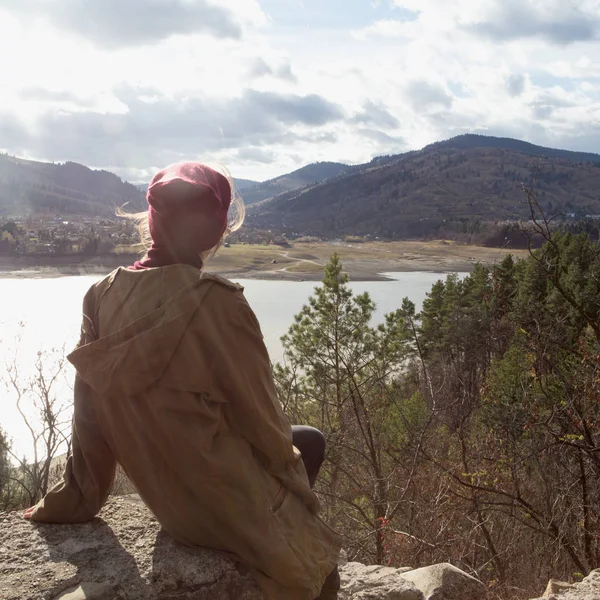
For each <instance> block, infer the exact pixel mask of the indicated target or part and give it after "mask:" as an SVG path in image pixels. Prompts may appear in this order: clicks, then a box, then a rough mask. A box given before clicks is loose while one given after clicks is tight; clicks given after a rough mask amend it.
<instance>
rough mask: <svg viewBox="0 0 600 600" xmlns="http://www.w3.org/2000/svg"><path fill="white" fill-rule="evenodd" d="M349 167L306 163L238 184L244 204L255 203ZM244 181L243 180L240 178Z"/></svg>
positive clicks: (314, 182) (334, 174) (334, 175)
mask: <svg viewBox="0 0 600 600" xmlns="http://www.w3.org/2000/svg"><path fill="white" fill-rule="evenodd" d="M349 169H350V167H349V166H348V165H343V164H341V163H333V162H318V163H312V164H310V165H306V166H305V167H302V168H301V169H298V170H296V171H292V172H291V173H286V174H285V175H280V176H279V177H275V178H274V179H269V180H268V181H263V182H262V183H254V185H246V184H244V183H242V185H241V186H239V189H240V191H241V192H242V194H243V197H244V202H245V203H246V204H256V203H257V202H261V201H263V200H266V199H269V198H273V197H274V196H277V195H278V194H282V193H284V192H289V191H293V190H296V189H298V188H302V187H305V186H307V185H309V186H310V185H314V184H316V183H320V182H322V181H325V180H327V179H330V178H331V177H336V176H337V175H340V174H341V173H345V172H347V171H348V170H349ZM242 181H244V180H242Z"/></svg>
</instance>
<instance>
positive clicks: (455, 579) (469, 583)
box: [403, 563, 487, 600]
mask: <svg viewBox="0 0 600 600" xmlns="http://www.w3.org/2000/svg"><path fill="white" fill-rule="evenodd" d="M403 577H404V579H406V580H407V581H410V582H412V583H414V585H415V586H416V587H417V589H419V590H420V591H421V592H422V593H423V596H424V599H425V600H484V599H485V598H486V597H487V588H486V586H485V585H484V584H483V583H482V582H481V581H479V579H475V578H474V577H471V575H468V574H467V573H465V572H464V571H461V570H460V569H458V568H456V567H455V566H453V565H451V564H448V563H440V564H438V565H432V566H431V567H423V568H422V569H415V570H413V571H409V572H408V573H404V575H403Z"/></svg>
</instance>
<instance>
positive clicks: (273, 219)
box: [248, 136, 600, 239]
mask: <svg viewBox="0 0 600 600" xmlns="http://www.w3.org/2000/svg"><path fill="white" fill-rule="evenodd" d="M584 159H585V160H584ZM534 180H535V182H534ZM522 183H525V184H526V185H528V186H533V185H535V187H536V189H537V190H538V193H539V199H540V202H541V204H542V206H543V207H544V208H545V209H546V210H547V211H548V212H549V213H550V214H556V213H568V214H571V215H574V216H575V217H583V216H585V215H586V214H600V194H599V193H598V190H599V189H600V156H598V155H594V154H583V153H569V152H567V151H557V150H552V149H547V148H540V147H538V146H533V145H531V144H526V143H525V142H519V141H518V140H503V139H501V138H486V137H484V136H462V137H459V138H453V139H452V140H448V141H447V142H440V143H438V144H433V145H431V146H428V147H426V148H424V149H423V150H421V151H419V152H410V153H407V154H404V155H398V156H391V157H382V158H380V159H376V160H374V161H372V163H369V164H368V165H363V166H360V167H353V168H352V169H351V170H349V171H348V172H347V173H343V174H341V175H340V176H338V177H336V178H334V179H329V180H327V181H325V182H323V183H321V184H319V185H314V186H310V187H308V188H303V189H301V190H296V191H291V192H287V193H284V194H280V195H279V196H277V197H276V198H274V199H273V200H271V201H270V202H265V203H263V204H261V205H260V206H258V207H256V208H255V209H254V210H252V211H250V213H249V219H248V222H249V224H251V225H253V226H256V227H270V228H276V229H277V230H281V231H286V232H288V233H290V232H299V233H301V234H304V235H319V236H324V237H335V236H340V235H368V234H370V235H374V236H380V237H388V238H394V239H398V238H400V239H402V238H407V237H419V236H424V235H436V234H437V233H438V232H440V231H441V230H446V231H448V230H451V229H452V228H454V229H458V230H460V228H461V227H462V226H463V225H464V223H467V222H471V223H472V222H477V221H498V220H505V219H507V220H515V219H526V218H528V209H527V206H526V203H525V202H524V196H523V193H522V191H521V184H522Z"/></svg>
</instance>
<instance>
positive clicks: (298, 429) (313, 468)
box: [292, 425, 340, 600]
mask: <svg viewBox="0 0 600 600" xmlns="http://www.w3.org/2000/svg"><path fill="white" fill-rule="evenodd" d="M292 443H293V444H294V446H296V448H298V450H300V454H302V462H303V463H304V467H305V468H306V473H307V475H308V481H309V482H310V487H313V485H315V479H316V478H317V475H318V474H319V470H320V469H321V465H322V464H323V460H324V459H325V438H324V437H323V434H322V433H321V432H320V431H319V430H318V429H315V428H314V427H309V426H308V425H293V426H292ZM339 589H340V575H339V573H338V568H337V566H336V567H335V568H334V569H333V571H332V572H331V573H330V574H329V576H328V577H327V579H326V580H325V583H324V584H323V588H322V590H321V594H320V595H319V597H318V598H317V599H316V600H335V599H336V598H337V593H338V590H339Z"/></svg>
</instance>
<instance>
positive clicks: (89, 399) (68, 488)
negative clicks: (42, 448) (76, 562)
mask: <svg viewBox="0 0 600 600" xmlns="http://www.w3.org/2000/svg"><path fill="white" fill-rule="evenodd" d="M91 291H92V290H90V292H91ZM92 304H93V295H92V294H91V293H88V294H87V295H86V297H85V299H84V319H83V327H82V336H81V340H80V344H85V343H89V342H90V341H91V340H92V339H94V337H95V331H94V327H93V310H91V309H93V306H92ZM90 315H91V317H90ZM71 448H72V451H71V455H70V456H69V458H68V460H67V465H66V467H65V472H64V474H63V478H62V481H60V482H58V483H57V484H56V485H55V486H54V487H53V488H52V489H51V490H50V491H49V492H48V493H47V494H46V496H45V497H44V498H43V499H42V500H40V502H39V503H38V504H37V505H36V507H35V510H34V511H33V513H32V515H31V520H32V521H41V522H47V523H80V522H84V521H89V520H91V519H93V518H94V517H95V516H96V514H98V512H99V511H100V509H101V508H102V506H103V505H104V503H105V502H106V500H107V498H108V494H109V492H110V490H111V488H112V483H113V479H114V474H115V467H116V460H115V457H114V456H113V454H112V452H111V450H110V448H109V447H108V445H107V443H106V440H105V439H104V437H103V435H102V432H101V430H100V426H99V423H98V420H97V418H96V411H95V408H94V392H93V391H92V389H91V388H90V386H89V385H88V384H87V383H85V381H83V379H81V377H79V376H78V375H76V376H75V386H74V413H73V423H72V438H71Z"/></svg>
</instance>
